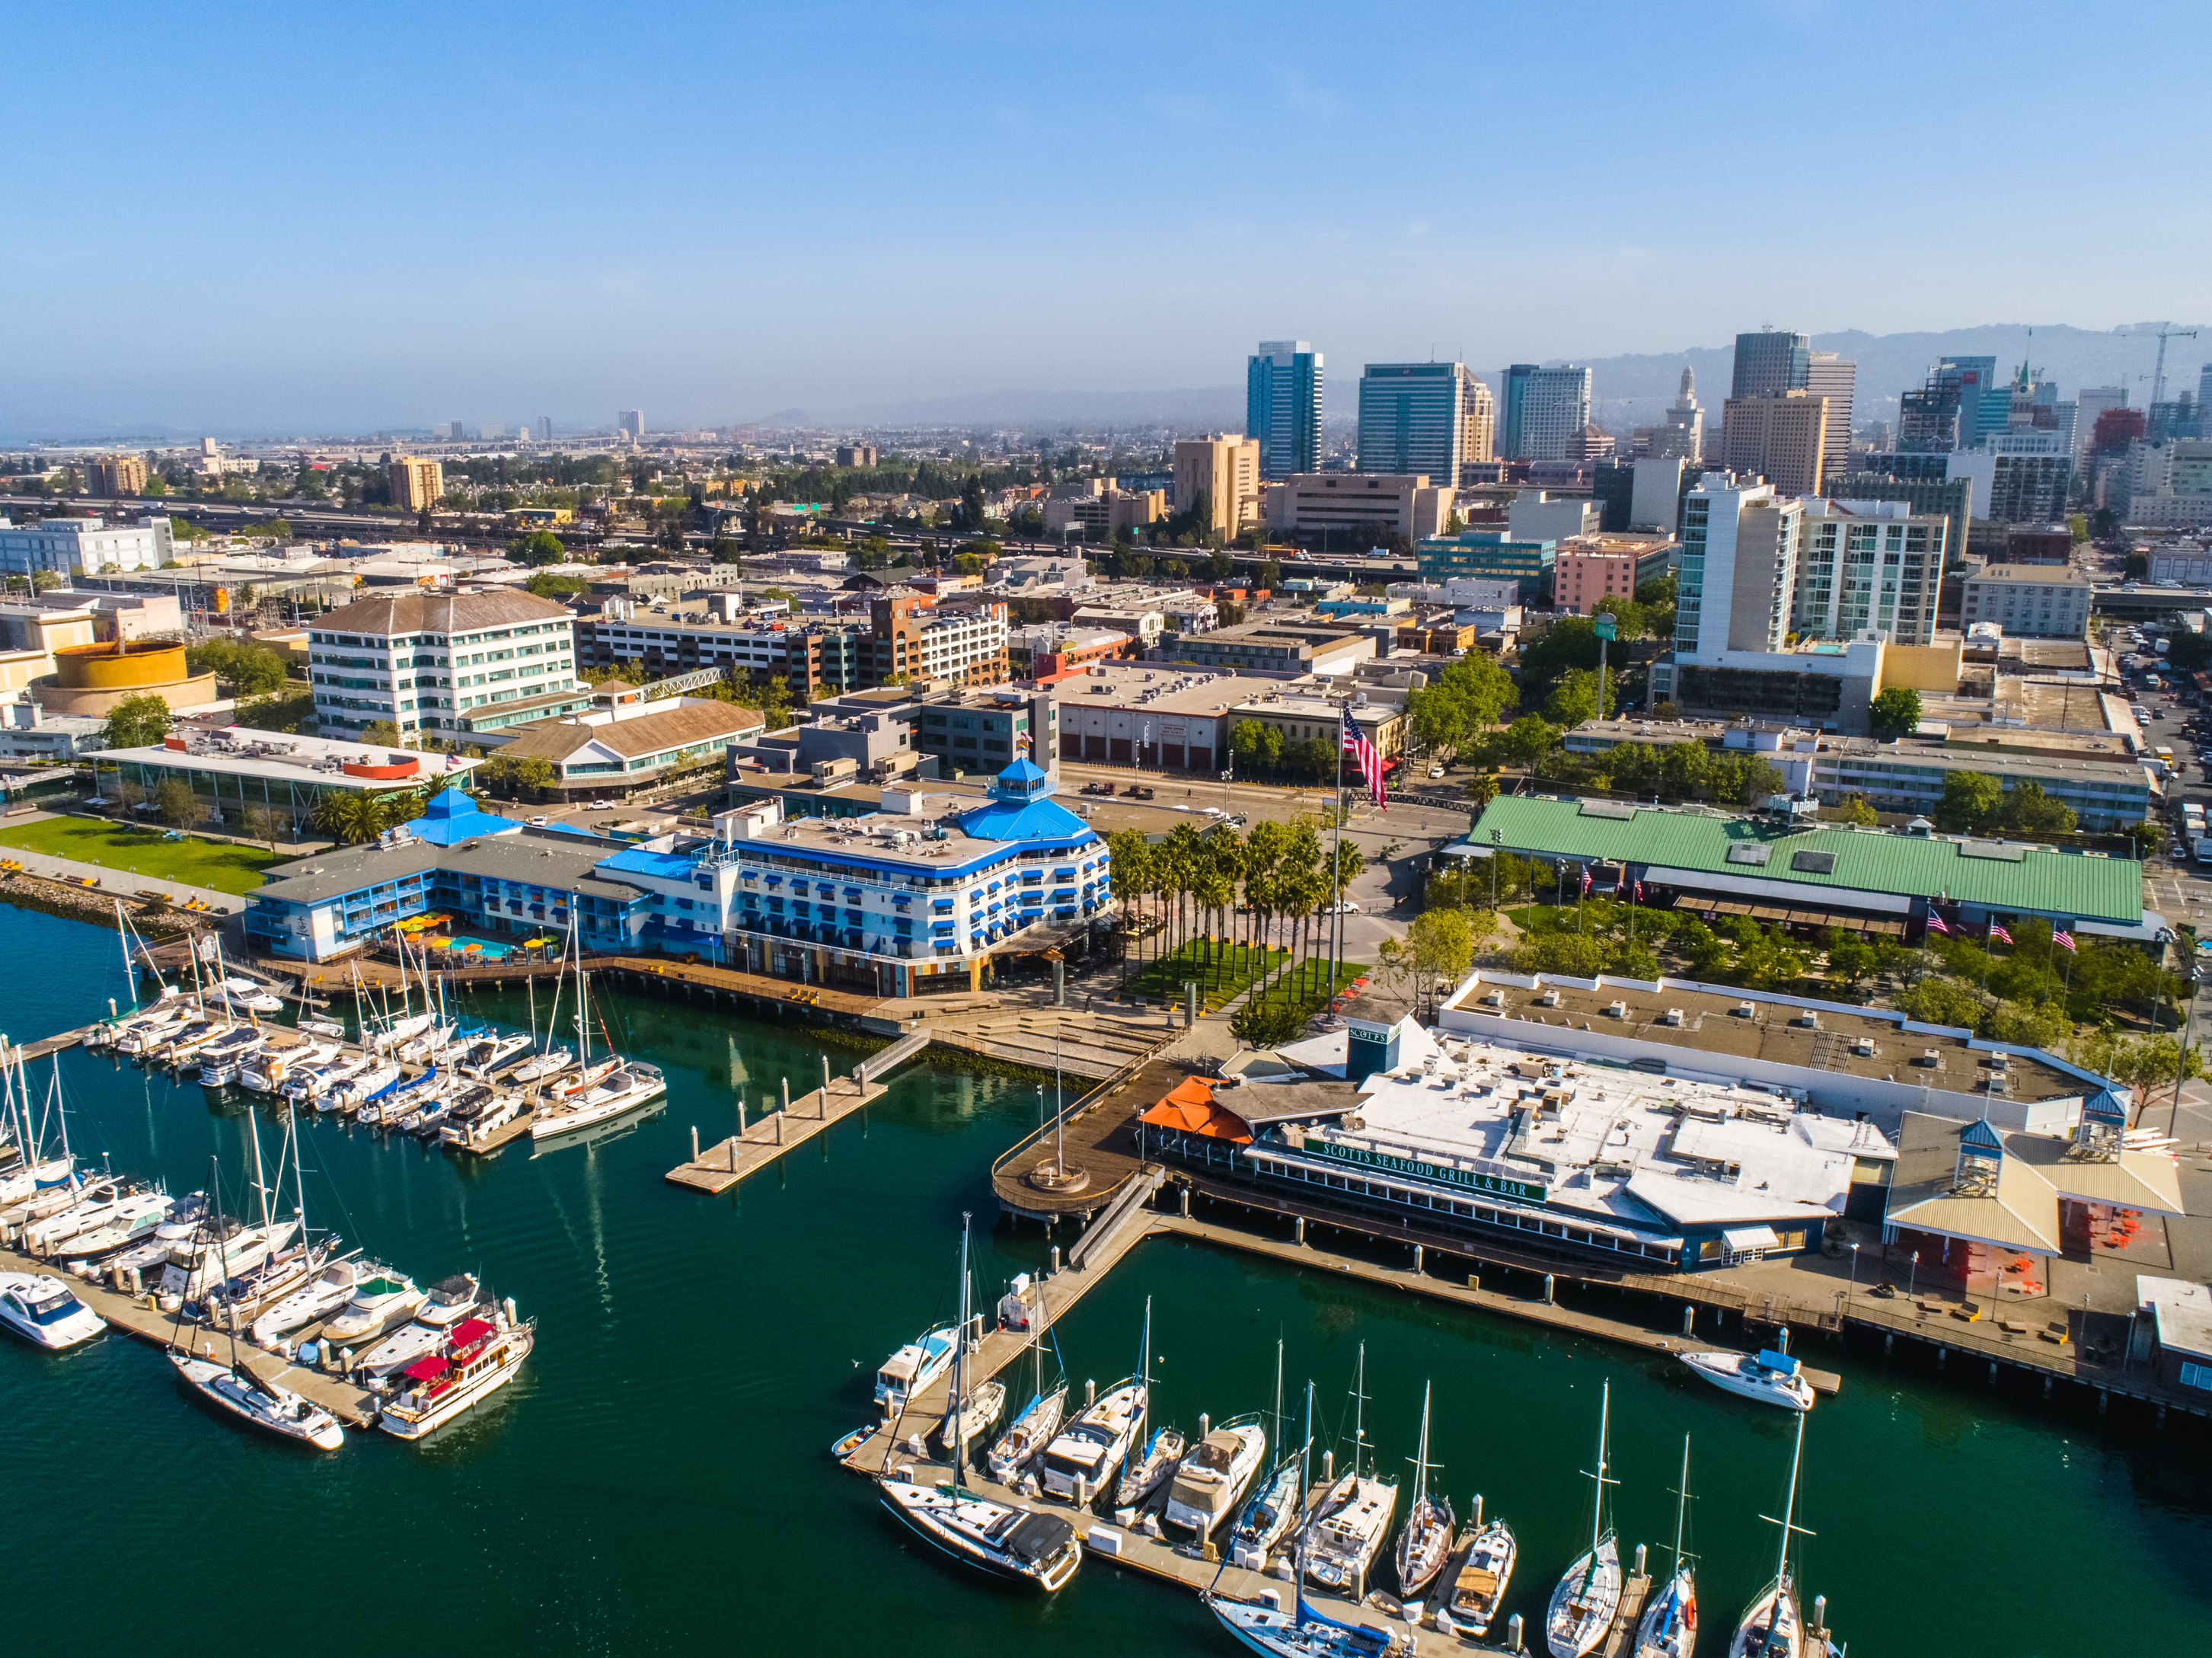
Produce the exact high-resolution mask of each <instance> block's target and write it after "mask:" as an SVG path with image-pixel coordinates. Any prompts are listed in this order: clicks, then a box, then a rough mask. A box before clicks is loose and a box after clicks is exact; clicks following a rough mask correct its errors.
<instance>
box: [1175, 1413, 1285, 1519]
mask: <svg viewBox="0 0 2212 1658" xmlns="http://www.w3.org/2000/svg"><path fill="white" fill-rule="evenodd" d="M1265 1460H1267V1429H1265V1428H1262V1427H1261V1425H1260V1418H1259V1417H1243V1418H1240V1419H1238V1420H1236V1421H1231V1422H1225V1423H1222V1424H1221V1425H1220V1426H1219V1427H1218V1428H1215V1429H1210V1430H1209V1431H1207V1432H1206V1434H1205V1435H1203V1436H1201V1437H1200V1440H1199V1442H1198V1443H1197V1444H1195V1445H1194V1446H1192V1447H1191V1448H1190V1449H1189V1450H1188V1452H1187V1453H1185V1454H1184V1456H1183V1459H1182V1461H1181V1462H1180V1463H1178V1464H1176V1471H1175V1477H1174V1478H1173V1479H1171V1480H1170V1481H1169V1483H1168V1506H1167V1509H1166V1510H1165V1512H1164V1513H1163V1514H1162V1515H1161V1516H1160V1518H1161V1520H1162V1521H1164V1522H1165V1523H1166V1524H1168V1525H1170V1526H1177V1527H1182V1529H1183V1530H1184V1531H1187V1532H1188V1533H1191V1535H1192V1537H1193V1538H1194V1539H1196V1540H1197V1541H1199V1542H1200V1543H1203V1542H1205V1541H1206V1539H1208V1538H1210V1537H1212V1535H1213V1528H1214V1527H1216V1526H1218V1525H1219V1524H1220V1523H1221V1522H1222V1521H1225V1520H1226V1519H1227V1518H1228V1517H1229V1516H1230V1515H1231V1514H1233V1513H1235V1512H1236V1509H1237V1503H1238V1502H1239V1501H1240V1500H1242V1498H1243V1495H1244V1488H1245V1487H1246V1486H1248V1485H1249V1484H1251V1483H1252V1477H1253V1476H1254V1475H1255V1474H1256V1473H1258V1472H1260V1465H1261V1462H1263V1461H1265Z"/></svg>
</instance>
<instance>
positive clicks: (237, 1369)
mask: <svg viewBox="0 0 2212 1658" xmlns="http://www.w3.org/2000/svg"><path fill="white" fill-rule="evenodd" d="M220 1182H221V1172H220V1170H218V1171H217V1182H216V1185H214V1186H210V1188H209V1190H210V1191H211V1192H214V1193H215V1194H216V1203H215V1204H214V1205H213V1207H214V1209H215V1210H216V1211H217V1213H218V1214H219V1213H220V1210H221V1207H222V1186H221V1184H220ZM183 1326H184V1311H183V1308H182V1307H181V1306H180V1307H179V1309H178V1313H177V1321H176V1324H175V1325H174V1326H172V1327H171V1329H170V1332H169V1341H170V1347H169V1362H170V1363H171V1364H172V1365H173V1366H174V1367H175V1368H176V1373H177V1379H178V1381H181V1382H183V1383H184V1384H185V1386H186V1387H190V1388H191V1390H192V1391H193V1392H194V1393H197V1394H198V1395H199V1396H200V1397H201V1398H202V1399H205V1400H206V1401H207V1402H208V1403H209V1404H210V1405H214V1406H215V1407H216V1409H217V1410H220V1411H223V1412H225V1413H226V1414H228V1415H229V1416H231V1417H234V1418H236V1419H237V1420H239V1421H240V1422H243V1423H246V1425H247V1426H248V1427H250V1428H255V1429H259V1430H260V1431H261V1432H263V1433H265V1434H269V1435H271V1436H275V1437H276V1438H278V1439H283V1440H287V1441H289V1442H291V1443H293V1444H295V1445H307V1446H312V1447H313V1448H315V1449H316V1450H319V1451H335V1450H337V1448H338V1447H340V1446H341V1445H343V1444H344V1443H345V1429H343V1428H341V1427H340V1426H338V1421H337V1417H334V1416H332V1415H331V1413H330V1412H329V1411H325V1410H324V1409H322V1408H321V1407H320V1406H319V1405H310V1404H309V1403H308V1402H307V1400H306V1399H301V1397H300V1396H299V1395H298V1394H297V1393H293V1392H292V1391H291V1390H290V1389H289V1388H285V1387H277V1386H276V1385H275V1384H273V1383H270V1382H264V1381H262V1380H261V1379H260V1378H259V1377H258V1376H257V1375H254V1374H253V1373H252V1371H251V1370H248V1369H246V1368H245V1367H244V1366H242V1365H241V1364H240V1363H239V1362H238V1328H237V1326H236V1325H235V1324H234V1325H233V1326H231V1328H230V1332H229V1335H228V1339H229V1342H230V1359H229V1362H228V1363H224V1362H220V1361H218V1360H217V1359H216V1357H215V1356H214V1344H213V1343H212V1342H210V1344H208V1352H207V1354H206V1355H205V1356H194V1355H193V1354H192V1353H191V1351H190V1350H180V1349H179V1347H178V1346H177V1345H176V1339H177V1337H178V1336H179V1334H180V1333H181V1332H182V1330H183Z"/></svg>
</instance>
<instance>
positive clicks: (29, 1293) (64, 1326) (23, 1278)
mask: <svg viewBox="0 0 2212 1658" xmlns="http://www.w3.org/2000/svg"><path fill="white" fill-rule="evenodd" d="M0 1324H4V1325H6V1326H8V1328H9V1329H10V1330H13V1331H14V1332H15V1333H16V1334H17V1335H19V1336H21V1337H22V1338H25V1339H26V1340H27V1341H30V1342H33V1343H35V1344H37V1345H39V1346H40V1347H44V1348H46V1349H48V1350H51V1351H53V1352H59V1351H60V1350H62V1349H63V1348H64V1347H74V1346H76V1344H78V1343H79V1342H81V1341H90V1340H91V1339H92V1338H94V1336H96V1335H98V1334H99V1333H100V1332H101V1331H103V1330H105V1329H106V1328H107V1321H106V1320H105V1319H103V1318H101V1317H100V1314H97V1313H95V1312H94V1311H93V1310H92V1309H91V1308H88V1307H87V1306H86V1305H85V1304H84V1303H83V1302H82V1301H79V1300H78V1299H77V1298H76V1293H75V1292H74V1291H72V1290H71V1289H70V1287H69V1286H68V1285H67V1284H65V1283H63V1282H62V1281H61V1280H60V1279H59V1278H56V1277H48V1276H47V1275H46V1274H45V1273H42V1272H41V1273H30V1272H0Z"/></svg>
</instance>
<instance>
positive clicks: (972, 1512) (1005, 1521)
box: [877, 1214, 1083, 1594]
mask: <svg viewBox="0 0 2212 1658" xmlns="http://www.w3.org/2000/svg"><path fill="white" fill-rule="evenodd" d="M969 1218H970V1217H969V1216H967V1215H965V1214H963V1215H962V1216H961V1217H960V1326H959V1327H960V1329H961V1330H962V1331H963V1332H965V1331H966V1329H967V1327H968V1293H969V1291H968V1227H969ZM954 1367H955V1368H954V1373H953V1384H952V1397H953V1398H954V1399H965V1398H966V1397H967V1396H968V1392H969V1389H968V1343H967V1342H966V1341H965V1340H964V1339H963V1340H962V1341H960V1342H959V1343H958V1344H957V1350H956V1357H955V1360H954ZM946 1425H947V1427H948V1429H949V1428H950V1427H951V1417H948V1418H947V1423H946ZM949 1448H950V1449H951V1452H952V1478H951V1482H950V1483H949V1484H944V1485H919V1484H915V1482H914V1481H912V1480H910V1479H901V1478H895V1477H892V1476H890V1475H886V1476H885V1477H884V1478H883V1479H881V1480H879V1481H878V1482H877V1487H878V1490H880V1491H881V1492H882V1494H883V1499H884V1507H885V1508H886V1509H890V1511H891V1513H893V1514H894V1515H897V1516H898V1518H899V1519H900V1520H901V1521H903V1522H905V1524H906V1525H907V1526H908V1527H911V1528H912V1529H913V1530H914V1532H915V1533H916V1534H917V1535H918V1536H920V1537H921V1539H922V1540H923V1541H925V1542H927V1543H928V1544H929V1545H931V1546H933V1548H936V1549H938V1550H940V1551H943V1552H944V1553H945V1554H948V1555H950V1556H951V1557H952V1558H954V1559H955V1560H957V1561H959V1562H960V1563H961V1564H963V1565H967V1566H972V1567H975V1569H977V1570H981V1571H985V1572H987V1573H989V1574H990V1575H991V1576H994V1577H998V1578H1000V1579H1003V1580H1005V1581H1006V1582H1015V1583H1020V1584H1022V1585H1024V1587H1027V1588H1036V1589H1042V1590H1043V1591H1044V1592H1046V1593H1047V1594H1050V1593H1051V1592H1052V1591H1053V1590H1054V1589H1057V1588H1060V1587H1061V1585H1063V1584H1065V1583H1066V1582H1067V1580H1068V1579H1069V1578H1071V1577H1073V1576H1075V1569H1076V1568H1077V1567H1078V1566H1079V1565H1081V1564H1083V1545H1082V1543H1081V1542H1080V1540H1079V1539H1078V1538H1077V1537H1076V1534H1075V1527H1073V1526H1071V1525H1069V1524H1068V1523H1067V1521H1065V1520H1062V1519H1061V1518H1060V1516H1059V1515H1048V1514H1038V1513H1036V1512H1035V1511H1034V1510H1031V1509H1025V1508H1024V1507H1022V1506H1021V1505H1020V1504H1018V1503H1000V1502H998V1501H996V1500H995V1499H994V1498H991V1497H987V1496H981V1494H979V1493H977V1492H975V1491H972V1490H969V1488H968V1449H967V1439H966V1436H964V1435H960V1434H957V1433H956V1434H953V1435H952V1436H951V1444H950V1446H949Z"/></svg>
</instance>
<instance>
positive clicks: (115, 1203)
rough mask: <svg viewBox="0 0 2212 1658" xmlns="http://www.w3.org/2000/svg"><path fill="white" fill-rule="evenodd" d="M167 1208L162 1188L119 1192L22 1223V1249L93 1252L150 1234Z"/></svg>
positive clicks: (27, 1251) (30, 1251)
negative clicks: (153, 1190)
mask: <svg viewBox="0 0 2212 1658" xmlns="http://www.w3.org/2000/svg"><path fill="white" fill-rule="evenodd" d="M168 1212H169V1199H168V1198H167V1195H166V1194H164V1193H162V1192H123V1193H119V1194H118V1195H117V1196H116V1197H114V1198H112V1199H110V1200H109V1201H107V1202H106V1203H96V1204H86V1205H82V1206H81V1207H78V1208H76V1209H70V1210H64V1211H63V1212H62V1213H61V1214H59V1215H55V1216H49V1217H48V1218H47V1219H46V1220H43V1221H35V1222H33V1223H32V1224H30V1225H29V1226H27V1227H25V1228H23V1238H22V1247H23V1253H25V1254H27V1255H38V1256H41V1257H51V1256H59V1255H69V1256H92V1255H97V1254H100V1253H104V1252H106V1251H107V1250H110V1249H120V1248H121V1247H123V1246H124V1245H125V1244H127V1243H130V1242H131V1241H132V1240H134V1239H137V1238H143V1237H145V1236H146V1235H148V1234H150V1233H151V1232H152V1231H153V1230H154V1228H155V1227H157V1226H159V1225H160V1224H161V1217H162V1216H165V1215H167V1213H168ZM108 1234H112V1236H110V1235H108ZM95 1237H98V1238H99V1241H97V1242H94V1241H92V1240H93V1239H94V1238H95Z"/></svg>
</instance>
